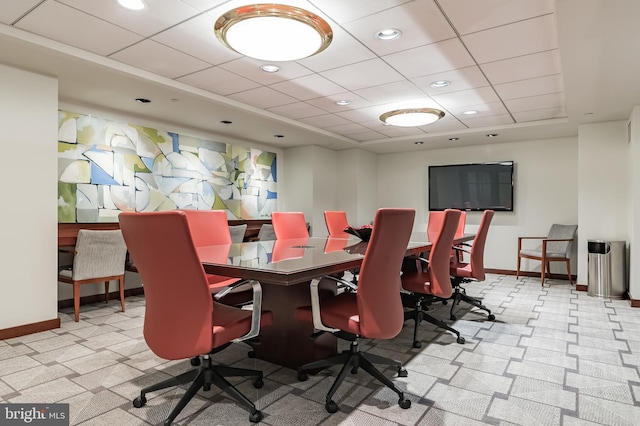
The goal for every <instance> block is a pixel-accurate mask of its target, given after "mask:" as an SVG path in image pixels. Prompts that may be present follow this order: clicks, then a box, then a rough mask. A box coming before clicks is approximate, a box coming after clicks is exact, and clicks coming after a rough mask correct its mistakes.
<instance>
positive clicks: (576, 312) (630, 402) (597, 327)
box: [0, 275, 640, 426]
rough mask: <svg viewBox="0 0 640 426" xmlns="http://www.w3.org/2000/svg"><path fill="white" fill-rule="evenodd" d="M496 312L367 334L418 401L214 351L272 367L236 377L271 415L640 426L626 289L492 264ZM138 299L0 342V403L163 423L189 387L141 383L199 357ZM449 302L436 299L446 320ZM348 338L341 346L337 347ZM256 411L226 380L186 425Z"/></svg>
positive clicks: (203, 396) (479, 286)
mask: <svg viewBox="0 0 640 426" xmlns="http://www.w3.org/2000/svg"><path fill="white" fill-rule="evenodd" d="M466 288H467V293H468V294H470V295H472V296H475V297H479V298H481V299H482V300H483V303H484V304H485V305H486V306H487V307H489V308H490V309H491V310H492V312H493V313H494V314H495V315H496V320H495V321H488V320H487V317H486V313H485V312H482V311H476V310H475V309H471V308H470V307H469V306H465V305H464V303H462V304H461V305H460V306H459V307H457V308H458V310H457V311H456V315H457V317H458V319H457V320H456V321H450V322H451V323H452V324H453V327H454V328H456V329H458V330H459V331H460V332H461V333H462V336H464V337H465V339H466V343H465V344H463V345H461V344H458V343H456V339H455V337H454V336H453V335H452V334H451V333H449V332H447V331H443V330H440V329H437V328H435V326H433V325H431V324H428V323H424V322H423V323H422V324H421V326H420V331H419V337H420V339H421V340H422V343H423V345H422V347H421V348H419V349H414V348H413V347H412V333H413V322H412V321H407V322H406V323H405V327H404V329H403V330H402V332H401V333H400V335H398V336H397V337H396V338H394V339H392V340H388V341H363V342H362V345H361V347H362V350H365V351H368V352H372V353H377V354H381V355H383V356H390V357H392V358H395V359H398V360H401V361H402V362H403V363H404V364H405V366H406V368H407V370H408V372H409V374H408V377H405V378H398V377H395V374H394V373H395V370H394V369H393V368H388V369H386V370H385V374H386V375H388V376H389V377H394V378H393V380H394V382H395V383H396V385H397V386H399V387H400V388H401V389H403V390H404V391H405V395H406V396H407V398H408V399H410V400H411V402H412V406H411V408H409V409H407V410H403V409H401V408H400V407H399V406H398V405H397V395H396V394H395V393H393V392H392V391H390V390H388V389H386V388H383V387H381V386H379V385H378V384H377V382H376V381H375V380H373V379H372V378H371V377H370V376H368V375H367V374H364V373H363V372H359V373H358V374H355V375H349V377H348V378H347V379H346V381H345V383H344V384H343V385H342V386H341V387H340V388H339V390H338V392H337V393H336V395H335V397H334V400H335V401H336V402H337V403H338V405H339V406H340V410H339V411H338V412H337V413H335V414H329V413H327V411H326V410H325V408H324V398H325V394H326V392H327V391H328V390H329V387H330V386H331V384H332V382H333V379H334V377H335V375H336V374H337V372H338V367H334V368H332V369H328V370H325V371H321V372H320V373H318V374H317V375H312V376H310V377H309V380H308V381H305V382H299V381H298V380H297V379H296V373H295V371H293V370H291V369H287V368H283V367H279V366H277V365H273V364H270V363H268V362H265V361H261V360H257V359H252V358H248V357H247V351H248V347H247V346H245V345H243V344H235V345H232V346H231V347H229V348H228V349H226V350H224V351H222V352H221V353H219V354H217V355H216V356H215V357H214V360H216V361H219V362H221V363H224V364H230V365H234V366H239V367H244V368H256V369H260V370H262V371H263V372H264V375H265V377H264V383H265V384H264V387H263V388H261V389H255V388H253V386H252V385H251V383H250V381H249V380H246V379H236V380H235V381H233V383H234V384H236V385H237V386H238V388H239V389H240V390H241V391H242V392H244V393H245V394H246V395H247V397H249V399H251V400H252V401H254V402H255V403H256V405H257V406H258V408H259V409H260V410H261V411H262V412H263V414H264V418H263V420H262V422H261V424H263V425H268V426H290V425H296V426H306V425H310V426H311V425H324V426H332V425H367V426H377V425H381V426H382V425H384V426H387V425H388V426H397V425H407V426H413V425H420V426H422V425H424V426H427V425H428V426H431V425H433V426H439V425H446V426H457V425H464V426H467V425H483V424H489V425H563V426H574V425H581V426H582V425H620V426H623V425H638V424H640V367H639V365H640V309H637V308H635V309H634V308H631V307H630V306H629V303H628V301H624V300H610V299H601V298H593V297H590V296H588V295H587V294H586V293H585V292H578V291H576V290H575V287H573V286H571V285H570V284H569V283H568V281H562V280H549V281H547V282H546V283H545V286H544V287H541V286H540V281H539V279H535V278H520V279H518V280H516V279H515V277H513V276H507V275H488V276H487V280H486V281H485V282H482V283H471V284H468V285H467V286H466ZM144 303H145V301H144V297H130V298H127V300H126V304H127V311H126V312H124V313H123V312H120V311H119V303H118V302H117V301H115V300H114V301H111V302H109V304H107V305H105V304H96V305H89V306H83V307H82V310H81V320H80V322H79V323H76V322H74V321H73V310H72V309H69V310H63V311H61V312H60V314H59V315H60V318H61V321H62V327H61V328H60V329H56V330H50V331H46V332H41V333H36V334H32V335H28V336H23V337H19V338H14V339H8V340H4V341H0V404H1V403H7V402H12V403H53V402H64V403H69V404H70V417H71V419H70V422H71V424H72V425H83V426H90V425H96V426H97V425H118V426H144V425H156V424H162V422H163V421H164V419H165V418H166V416H167V415H168V413H169V411H170V410H171V408H172V406H173V405H175V403H176V402H177V401H178V400H179V398H180V397H181V395H182V393H183V392H184V388H181V389H168V390H164V391H160V392H155V393H150V394H148V395H147V400H148V402H147V404H146V405H145V406H144V407H142V408H134V407H133V405H132V402H131V401H132V400H133V398H135V397H136V396H138V394H139V390H140V388H142V387H144V386H148V385H150V384H152V383H155V382H158V381H161V380H163V379H165V378H167V377H170V376H172V375H176V374H179V373H181V372H184V371H187V370H188V369H190V368H192V367H191V366H190V364H189V362H188V361H166V360H163V359H160V358H158V357H157V356H155V355H154V354H153V353H152V352H151V351H150V350H149V348H148V347H147V345H146V344H145V342H144V338H143V334H142V327H143V318H144ZM450 307H451V305H450V304H448V305H447V306H443V305H433V306H432V309H433V312H432V314H433V315H434V316H437V317H440V318H443V319H445V320H447V321H449V320H448V317H449V309H450ZM342 346H344V347H346V345H341V347H342ZM248 418H249V416H248V413H247V412H246V411H245V410H244V409H243V408H240V407H239V406H238V405H237V404H235V403H234V402H233V401H232V400H230V399H229V398H228V397H226V396H225V395H224V394H222V393H221V392H220V391H219V390H218V389H215V388H213V389H212V390H211V391H207V392H204V391H200V392H199V393H198V395H197V396H196V397H195V398H194V399H193V400H192V401H191V402H190V403H189V404H188V405H187V407H186V408H185V409H184V410H183V412H182V413H181V414H180V416H179V417H178V419H177V421H176V424H178V425H191V426H199V425H238V424H250V423H249V420H248Z"/></svg>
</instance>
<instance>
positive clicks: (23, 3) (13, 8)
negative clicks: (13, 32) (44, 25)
mask: <svg viewBox="0 0 640 426" xmlns="http://www.w3.org/2000/svg"><path fill="white" fill-rule="evenodd" d="M40 1H41V0H2V7H1V8H0V23H3V24H7V25H10V24H13V22H14V21H15V20H16V19H18V18H19V17H21V16H22V15H24V14H25V13H26V12H28V11H29V10H31V8H33V7H34V6H35V5H37V4H38V3H40Z"/></svg>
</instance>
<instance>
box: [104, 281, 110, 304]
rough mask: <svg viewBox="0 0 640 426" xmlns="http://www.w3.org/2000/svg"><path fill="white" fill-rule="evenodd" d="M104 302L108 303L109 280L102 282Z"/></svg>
mask: <svg viewBox="0 0 640 426" xmlns="http://www.w3.org/2000/svg"><path fill="white" fill-rule="evenodd" d="M104 303H109V281H108V280H107V281H105V282H104Z"/></svg>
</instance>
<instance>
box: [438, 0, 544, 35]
mask: <svg viewBox="0 0 640 426" xmlns="http://www.w3.org/2000/svg"><path fill="white" fill-rule="evenodd" d="M438 2H439V3H440V6H442V9H443V10H444V13H445V14H446V15H447V17H448V18H449V20H450V21H451V23H452V24H453V26H454V27H455V28H456V30H457V31H458V33H459V34H462V35H464V34H469V33H474V32H476V31H482V30H486V29H489V28H494V27H498V26H501V25H505V24H509V23H512V22H517V21H523V20H525V19H528V18H533V17H536V16H540V15H545V14H550V13H554V11H555V8H554V1H553V0H518V1H505V0H482V1H460V0H439V1H438Z"/></svg>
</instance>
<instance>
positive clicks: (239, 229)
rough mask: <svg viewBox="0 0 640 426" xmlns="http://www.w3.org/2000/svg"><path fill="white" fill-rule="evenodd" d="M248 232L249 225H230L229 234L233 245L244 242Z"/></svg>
mask: <svg viewBox="0 0 640 426" xmlns="http://www.w3.org/2000/svg"><path fill="white" fill-rule="evenodd" d="M246 232H247V224H246V223H243V224H242V225H229V234H230V235H231V242H232V243H241V242H243V241H244V234H245V233H246Z"/></svg>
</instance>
